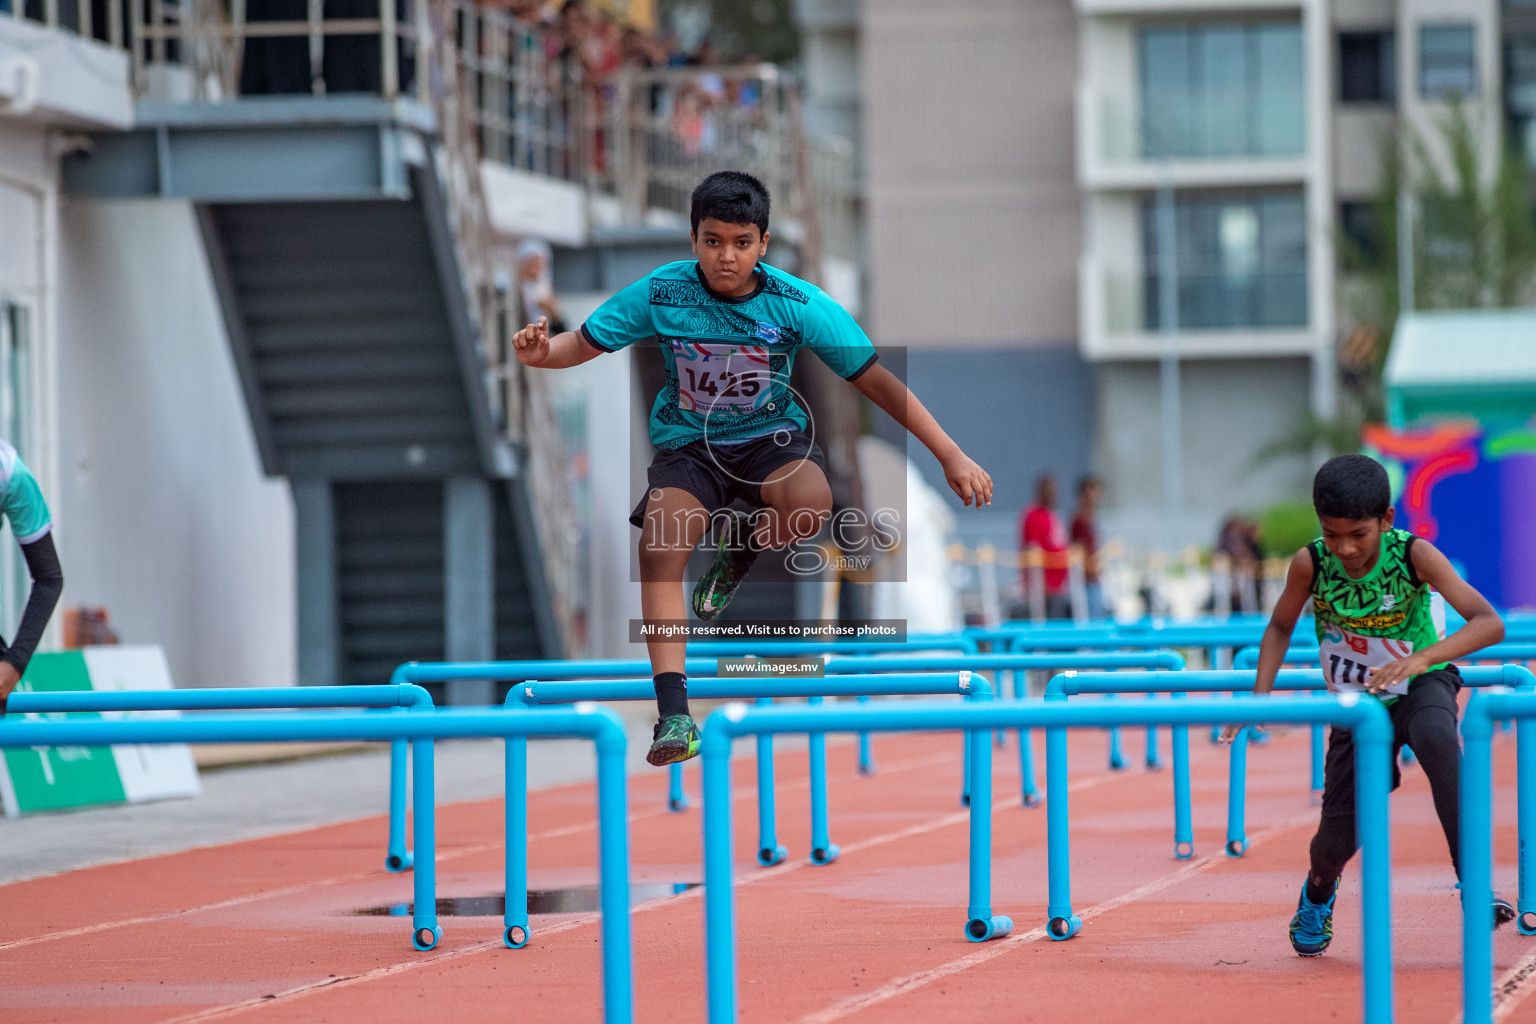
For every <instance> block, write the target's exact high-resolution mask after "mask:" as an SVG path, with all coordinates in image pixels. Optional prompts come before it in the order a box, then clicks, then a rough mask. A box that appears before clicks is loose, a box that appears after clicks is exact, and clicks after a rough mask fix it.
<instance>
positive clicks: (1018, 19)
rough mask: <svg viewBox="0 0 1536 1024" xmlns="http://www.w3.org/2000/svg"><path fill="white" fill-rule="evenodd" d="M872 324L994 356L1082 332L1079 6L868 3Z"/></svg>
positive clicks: (901, 340) (1063, 0) (890, 340)
mask: <svg viewBox="0 0 1536 1024" xmlns="http://www.w3.org/2000/svg"><path fill="white" fill-rule="evenodd" d="M861 15H862V20H861V24H860V29H861V36H860V40H859V46H860V52H859V67H860V77H861V86H862V89H861V91H862V95H863V100H864V111H863V129H864V143H863V146H864V169H865V207H864V209H865V223H866V228H867V244H868V252H869V267H868V270H869V274H870V287H869V308H870V312H871V315H870V317H869V323H868V324H867V325H866V326H868V327H870V328H871V329H872V333H873V334H874V336H875V338H876V340H877V341H879V342H881V343H884V344H907V345H914V346H917V345H925V346H926V345H932V344H935V343H942V344H944V345H945V346H946V347H949V348H952V347H954V346H956V345H968V346H972V347H975V348H980V349H994V348H1001V347H1015V346H1026V345H1034V344H1044V345H1056V344H1060V343H1061V342H1062V341H1063V340H1065V339H1071V338H1075V337H1076V334H1077V262H1078V256H1079V252H1080V248H1081V247H1080V241H1079V235H1080V230H1081V228H1080V219H1081V218H1080V213H1079V196H1078V190H1077V185H1076V180H1075V176H1074V167H1073V162H1074V152H1075V150H1074V147H1073V90H1074V88H1075V87H1076V83H1077V17H1076V15H1075V13H1074V12H1073V9H1072V4H1071V2H1070V0H1028V2H1021V0H945V2H943V3H934V2H933V0H865V2H864V3H863V5H862V8H861Z"/></svg>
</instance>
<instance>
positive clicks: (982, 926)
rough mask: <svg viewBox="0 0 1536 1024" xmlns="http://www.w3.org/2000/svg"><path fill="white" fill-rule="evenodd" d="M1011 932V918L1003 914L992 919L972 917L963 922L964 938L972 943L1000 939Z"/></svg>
mask: <svg viewBox="0 0 1536 1024" xmlns="http://www.w3.org/2000/svg"><path fill="white" fill-rule="evenodd" d="M1012 931H1013V918H1011V917H1007V916H1005V915H1003V914H997V915H995V916H993V917H973V918H971V919H970V920H969V921H967V922H965V937H966V938H967V939H970V940H971V941H972V942H986V941H987V940H988V939H1001V938H1003V937H1004V936H1006V935H1008V934H1010V933H1011V932H1012Z"/></svg>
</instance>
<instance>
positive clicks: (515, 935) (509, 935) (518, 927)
mask: <svg viewBox="0 0 1536 1024" xmlns="http://www.w3.org/2000/svg"><path fill="white" fill-rule="evenodd" d="M531 938H533V933H532V932H530V931H529V930H528V922H526V921H524V922H523V923H521V924H509V925H507V926H506V927H505V928H503V929H502V931H501V944H502V945H504V946H506V947H507V948H508V949H522V948H523V947H524V946H526V945H528V940H529V939H531Z"/></svg>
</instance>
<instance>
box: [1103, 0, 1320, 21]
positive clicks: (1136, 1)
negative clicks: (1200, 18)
mask: <svg viewBox="0 0 1536 1024" xmlns="http://www.w3.org/2000/svg"><path fill="white" fill-rule="evenodd" d="M1073 6H1074V7H1075V8H1076V9H1077V13H1078V14H1080V15H1087V16H1090V17H1091V16H1109V15H1125V14H1132V15H1141V14H1230V13H1234V12H1235V13H1244V12H1249V11H1252V12H1270V11H1294V10H1298V9H1300V8H1303V7H1306V6H1307V0H1074V3H1073Z"/></svg>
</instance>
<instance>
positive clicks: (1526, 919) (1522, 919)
mask: <svg viewBox="0 0 1536 1024" xmlns="http://www.w3.org/2000/svg"><path fill="white" fill-rule="evenodd" d="M1515 929H1516V930H1517V931H1518V932H1519V933H1520V934H1521V935H1536V910H1522V911H1520V912H1519V913H1518V914H1516V915H1515Z"/></svg>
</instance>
